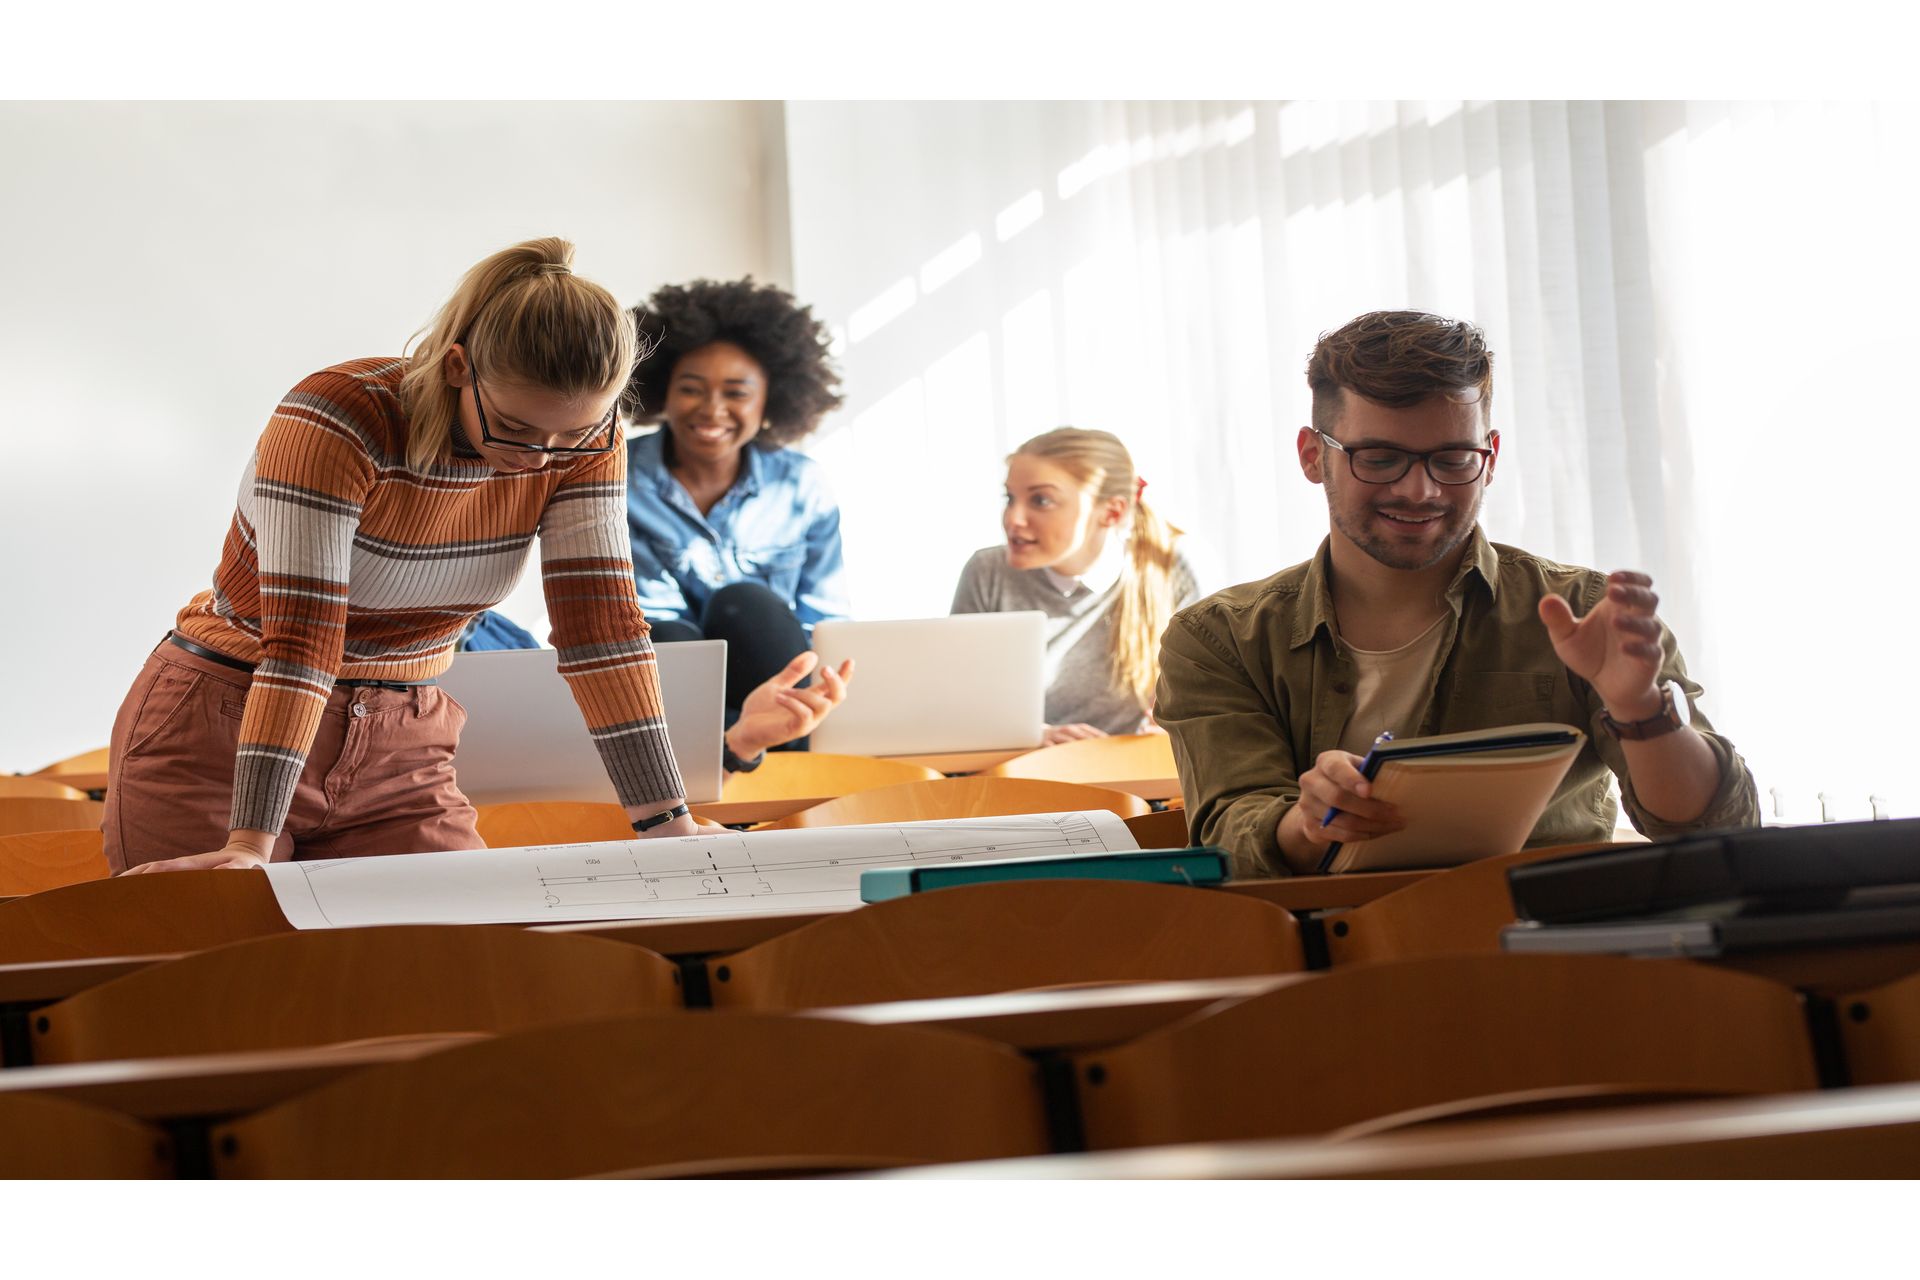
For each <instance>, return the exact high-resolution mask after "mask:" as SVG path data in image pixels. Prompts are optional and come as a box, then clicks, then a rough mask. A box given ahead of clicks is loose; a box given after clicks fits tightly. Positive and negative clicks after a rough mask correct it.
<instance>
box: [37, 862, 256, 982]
mask: <svg viewBox="0 0 1920 1280" xmlns="http://www.w3.org/2000/svg"><path fill="white" fill-rule="evenodd" d="M292 927H293V926H292V925H290V924H288V923H287V918H286V917H285V916H284V915H282V914H281V913H280V905H279V903H277V902H276V901H275V900H274V897H273V888H272V886H270V885H269V884H268V883H267V877H266V876H265V875H264V874H263V873H260V872H257V871H170V872H167V873H165V874H163V875H147V876H117V877H114V878H112V879H108V880H90V881H87V882H86V883H84V884H71V885H67V886H66V887H64V888H60V889H48V890H47V891H45V892H44V893H36V894H34V895H33V896H31V897H27V898H15V899H14V900H13V901H11V902H0V964H36V963H39V962H40V961H44V960H91V959H94V958H97V957H100V956H134V955H154V954H160V953H167V952H177V951H203V950H205V949H206V948H208V947H217V946H220V945H222V944H224V943H228V942H238V941H240V940H241V939H243V938H257V937H260V936H262V935H263V934H269V933H284V932H286V931H287V930H289V929H291V928H292Z"/></svg>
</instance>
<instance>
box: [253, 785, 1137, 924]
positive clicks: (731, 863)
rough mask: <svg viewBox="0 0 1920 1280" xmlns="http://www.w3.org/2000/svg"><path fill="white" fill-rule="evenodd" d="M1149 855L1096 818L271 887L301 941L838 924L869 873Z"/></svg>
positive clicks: (714, 838)
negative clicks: (817, 919)
mask: <svg viewBox="0 0 1920 1280" xmlns="http://www.w3.org/2000/svg"><path fill="white" fill-rule="evenodd" d="M1138 847H1139V846H1138V844H1137V843H1136V842H1135V841H1134V839H1133V836H1132V834H1131V833H1129V832H1128V830H1127V828H1126V824H1125V823H1123V822H1122V821H1121V820H1120V819H1119V818H1117V817H1115V816H1114V815H1113V814H1110V813H1106V812H1103V811H1095V812H1086V813H1040V814H1024V815H1019V816H1014V817H997V818H963V819H955V820H950V821H943V822H909V823H899V824H894V825H890V826H873V827H832V828H822V829H817V830H798V831H760V832H728V833H726V834H724V835H711V836H687V837H683V838H680V839H670V840H624V841H616V842H612V843H607V844H565V845H537V846H532V847H528V848H521V849H480V850H474V851H472V852H465V853H414V854H400V855H395V856H392V857H384V858H340V859H334V860H330V861H320V862H289V863H276V864H273V865H271V866H269V867H268V868H267V875H268V877H269V879H270V880H271V881H272V884H273V891H274V895H275V897H276V898H277V899H278V900H279V903H280V908H281V910H282V911H283V912H284V913H285V914H286V916H287V919H288V920H289V921H290V922H291V923H292V924H293V925H294V926H295V927H296V928H302V929H312V928H330V927H341V926H346V925H370V924H438V923H445V924H487V923H495V924H521V923H530V922H540V921H555V922H559V921H566V920H625V919H645V918H648V917H656V916H702V915H729V914H739V913H752V912H775V911H819V910H835V909H843V908H850V907H856V906H859V905H860V873H861V872H862V871H864V870H866V869H867V868H869V867H898V866H911V865H915V864H929V863H947V862H966V861H971V860H977V859H991V858H1022V857H1043V856H1048V855H1055V856H1057V855H1060V854H1073V853H1086V854H1096V853H1110V852H1117V851H1122V850H1128V849H1135V848H1138Z"/></svg>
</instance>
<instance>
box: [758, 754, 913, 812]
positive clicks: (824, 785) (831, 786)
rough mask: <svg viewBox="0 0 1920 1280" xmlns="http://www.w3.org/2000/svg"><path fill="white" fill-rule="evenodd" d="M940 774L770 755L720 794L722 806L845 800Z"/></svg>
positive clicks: (838, 758) (907, 765)
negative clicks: (825, 798)
mask: <svg viewBox="0 0 1920 1280" xmlns="http://www.w3.org/2000/svg"><path fill="white" fill-rule="evenodd" d="M938 777H940V771H939V770H938V769H930V768H928V767H927V766H926V765H923V764H913V763H911V762H909V761H906V760H883V759H880V758H879V757H877V756H842V755H834V754H832V753H830V752H820V751H769V752H768V753H767V756H766V759H764V760H762V761H761V762H760V767H759V768H758V769H755V770H754V771H753V772H752V773H736V774H733V775H732V776H731V777H729V778H728V779H727V784H726V786H725V787H724V788H722V790H721V792H720V799H721V802H722V803H728V804H731V803H735V802H745V801H751V800H794V799H806V798H810V797H815V796H844V795H848V794H851V793H852V792H855V791H870V790H872V789H873V788H874V787H893V786H898V785H900V784H901V783H903V782H929V781H932V780H933V779H935V778H938Z"/></svg>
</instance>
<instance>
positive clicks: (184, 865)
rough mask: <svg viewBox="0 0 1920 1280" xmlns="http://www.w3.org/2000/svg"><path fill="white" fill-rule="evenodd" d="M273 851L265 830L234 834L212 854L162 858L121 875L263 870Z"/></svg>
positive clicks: (271, 839) (271, 841) (144, 863)
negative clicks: (161, 872)
mask: <svg viewBox="0 0 1920 1280" xmlns="http://www.w3.org/2000/svg"><path fill="white" fill-rule="evenodd" d="M272 851H273V837H272V836H271V835H268V834H267V833H266V832H264V831H235V832H234V833H233V834H232V835H230V836H228V837H227V844H226V847H225V848H223V849H215V850H214V851H213V852H212V853H190V854H188V855H187V856H186V857H184V858H162V859H160V860H159V861H158V862H143V863H141V864H140V865H138V866H135V867H128V868H127V869H126V870H125V871H122V872H121V873H120V874H121V875H123V876H137V875H143V874H145V873H147V872H150V871H212V870H218V869H226V870H243V869H245V868H247V867H264V866H266V865H267V855H268V854H269V853H271V852H272Z"/></svg>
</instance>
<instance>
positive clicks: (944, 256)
mask: <svg viewBox="0 0 1920 1280" xmlns="http://www.w3.org/2000/svg"><path fill="white" fill-rule="evenodd" d="M981 253H982V248H981V241H980V234H979V233H978V232H976V231H969V232H968V233H967V234H966V235H964V236H961V237H960V238H959V239H958V240H956V241H954V242H953V243H952V244H950V245H948V246H947V247H946V248H944V249H942V250H941V251H940V252H938V253H936V254H934V255H933V256H932V257H931V258H928V259H927V260H926V262H924V263H923V264H921V267H920V292H921V294H923V295H925V294H929V293H932V292H933V291H934V290H935V289H938V288H939V287H940V286H941V285H943V284H945V283H946V282H947V281H949V280H951V279H953V278H954V277H955V276H957V275H959V274H960V273H961V272H962V271H965V270H966V269H967V268H968V267H970V266H972V265H973V264H974V263H976V262H978V261H980V256H981Z"/></svg>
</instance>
